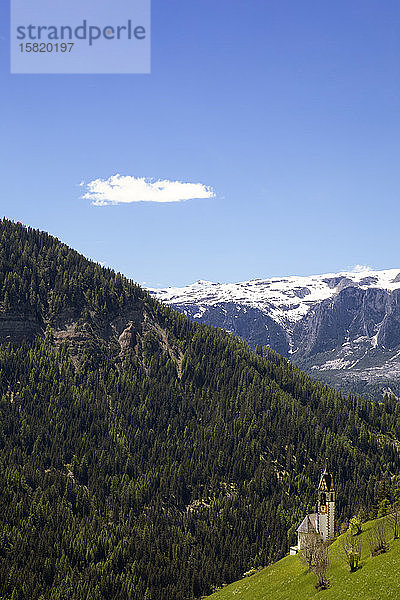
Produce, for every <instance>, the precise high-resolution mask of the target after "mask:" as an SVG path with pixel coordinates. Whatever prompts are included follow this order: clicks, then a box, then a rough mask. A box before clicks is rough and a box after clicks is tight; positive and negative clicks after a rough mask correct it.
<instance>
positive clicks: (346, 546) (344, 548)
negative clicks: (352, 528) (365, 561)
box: [340, 532, 361, 573]
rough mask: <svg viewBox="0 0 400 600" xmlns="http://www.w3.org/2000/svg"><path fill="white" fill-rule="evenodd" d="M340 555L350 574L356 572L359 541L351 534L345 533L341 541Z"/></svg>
mask: <svg viewBox="0 0 400 600" xmlns="http://www.w3.org/2000/svg"><path fill="white" fill-rule="evenodd" d="M340 555H341V557H342V558H343V560H344V561H345V562H346V563H347V564H348V565H349V568H350V573H353V572H354V571H357V569H358V567H359V564H360V560H361V539H360V538H357V537H355V536H354V535H353V534H352V533H351V532H349V533H347V534H346V535H345V536H344V537H343V538H342V540H341V545H340Z"/></svg>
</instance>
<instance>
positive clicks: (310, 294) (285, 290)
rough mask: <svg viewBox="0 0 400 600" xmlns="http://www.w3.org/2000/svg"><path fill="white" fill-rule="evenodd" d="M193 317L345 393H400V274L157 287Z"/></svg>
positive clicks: (158, 292) (158, 293) (161, 295)
mask: <svg viewBox="0 0 400 600" xmlns="http://www.w3.org/2000/svg"><path fill="white" fill-rule="evenodd" d="M152 293H153V294H155V295H156V296H157V297H158V298H159V299H160V300H163V301H164V302H166V303H168V304H170V305H171V306H173V307H174V308H175V309H176V310H178V311H180V312H182V313H184V314H186V315H187V316H189V317H190V318H191V319H193V320H195V321H199V322H203V323H208V324H211V325H214V326H218V327H222V328H224V329H227V330H228V331H230V332H232V333H233V334H235V335H238V336H240V337H242V338H243V339H245V340H246V341H247V342H248V343H249V345H250V346H251V347H253V348H254V347H255V346H256V345H259V346H270V347H272V348H273V349H275V350H277V351H278V352H279V353H281V354H283V355H284V356H287V357H288V358H290V359H291V360H293V361H294V362H295V363H296V364H298V365H299V366H301V367H302V368H304V369H305V370H307V371H308V372H309V373H311V374H312V375H313V376H314V377H316V378H318V379H321V380H323V381H326V382H328V383H331V384H333V385H336V386H337V387H340V388H342V389H344V390H346V391H350V390H353V391H360V392H363V393H366V394H367V395H368V394H370V395H373V396H376V395H379V394H380V393H381V392H382V391H388V390H389V389H391V390H392V391H393V392H395V393H398V394H399V395H400V272H399V271H398V270H390V271H364V272H361V273H339V274H330V275H319V276H314V277H308V278H307V277H288V278H284V279H277V278H274V279H270V280H254V281H251V282H242V283H240V284H212V283H209V282H197V283H196V284H193V285H192V286H187V287H186V288H167V290H152Z"/></svg>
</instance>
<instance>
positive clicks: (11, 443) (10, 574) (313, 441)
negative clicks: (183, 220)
mask: <svg viewBox="0 0 400 600" xmlns="http://www.w3.org/2000/svg"><path fill="white" fill-rule="evenodd" d="M0 307H1V310H0V335H1V341H2V342H3V343H2V345H0V536H1V538H0V597H1V596H3V597H4V598H12V600H16V599H18V600H22V599H24V600H25V599H29V600H34V599H39V598H40V597H44V598H51V599H57V600H58V599H61V598H62V599H64V598H65V599H68V600H70V599H73V600H75V599H76V600H78V599H79V600H82V599H90V600H93V599H96V600H97V599H110V598H116V599H121V600H122V599H128V598H129V599H134V600H142V599H143V598H145V599H146V600H149V599H151V600H172V599H174V600H183V599H187V598H195V597H199V596H200V595H201V594H205V593H208V592H209V591H210V590H211V588H212V586H213V585H219V584H221V583H222V582H227V581H232V580H234V579H237V578H238V577H239V576H240V574H241V573H243V572H244V571H246V570H247V569H248V568H249V567H251V566H253V565H256V566H258V565H266V564H268V563H270V562H271V561H274V560H276V559H278V558H280V557H281V556H282V555H283V554H284V553H285V552H286V550H287V548H288V543H289V542H290V541H291V539H289V538H288V536H287V532H288V530H292V531H293V529H294V528H295V526H296V525H297V524H298V522H299V520H300V519H301V517H302V516H303V514H304V513H305V511H309V510H310V509H311V508H312V503H313V502H314V489H315V483H316V481H317V479H318V475H319V471H320V469H321V464H322V463H323V462H324V460H325V457H329V459H330V465H331V468H332V470H333V471H334V473H335V480H336V482H337V497H338V510H339V517H340V516H342V517H344V516H346V517H348V516H351V515H352V514H353V513H354V512H355V511H356V510H357V509H358V508H359V507H360V506H362V505H365V506H366V507H368V506H369V505H370V504H371V502H372V498H373V494H374V488H375V485H376V482H377V481H378V480H379V479H380V478H381V476H382V474H383V473H384V472H386V471H387V472H389V473H394V472H398V470H399V463H400V460H399V454H398V450H397V447H398V442H397V439H398V437H399V432H398V422H399V415H400V405H399V404H398V403H397V402H396V401H395V400H394V399H389V398H386V399H385V401H384V402H383V403H381V404H379V405H378V404H370V403H369V402H367V401H365V400H362V399H361V398H357V397H353V396H349V397H347V398H343V397H342V396H340V395H339V394H338V393H337V392H335V391H333V390H331V389H329V388H327V387H326V386H324V385H322V384H319V383H316V382H314V381H313V380H311V379H310V378H308V377H307V376H306V375H305V374H304V373H302V372H301V371H299V370H298V369H297V368H295V367H293V366H292V365H290V364H289V363H288V362H287V360H286V359H284V358H282V357H280V356H279V355H277V354H276V353H274V352H272V351H269V352H267V354H266V355H265V356H262V355H261V354H260V353H259V352H251V351H250V350H249V348H248V346H247V344H245V343H244V342H240V341H238V340H236V339H235V338H233V337H232V336H231V335H229V334H227V333H224V332H223V331H221V330H218V329H214V328H211V327H206V326H203V325H198V324H195V323H192V322H190V321H189V320H188V319H187V318H186V317H184V316H182V315H179V314H177V313H175V312H174V311H173V310H171V309H170V308H168V307H165V306H163V305H161V304H159V303H158V302H157V301H156V300H154V299H153V298H151V297H150V296H149V295H148V294H147V293H146V292H145V291H143V290H142V289H141V288H140V287H138V286H137V285H135V284H133V283H132V282H130V281H128V280H127V279H125V278H124V277H122V276H121V275H119V274H115V273H113V272H112V271H111V270H109V269H104V268H102V267H100V266H99V265H97V264H95V263H93V262H90V261H88V260H86V259H85V258H84V257H82V256H80V255H79V254H78V253H76V252H74V251H73V250H71V249H69V248H68V247H67V246H65V245H64V244H61V243H60V242H59V241H58V240H57V239H55V238H53V237H51V236H49V235H47V234H45V233H40V232H38V231H36V230H32V229H27V228H25V227H23V226H22V225H20V224H14V223H12V222H10V221H7V220H3V221H2V222H0Z"/></svg>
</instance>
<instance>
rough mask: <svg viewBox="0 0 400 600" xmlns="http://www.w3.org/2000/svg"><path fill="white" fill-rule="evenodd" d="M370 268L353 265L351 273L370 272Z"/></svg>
mask: <svg viewBox="0 0 400 600" xmlns="http://www.w3.org/2000/svg"><path fill="white" fill-rule="evenodd" d="M371 270H372V267H369V266H368V265H354V267H353V268H352V271H353V273H362V272H363V271H371Z"/></svg>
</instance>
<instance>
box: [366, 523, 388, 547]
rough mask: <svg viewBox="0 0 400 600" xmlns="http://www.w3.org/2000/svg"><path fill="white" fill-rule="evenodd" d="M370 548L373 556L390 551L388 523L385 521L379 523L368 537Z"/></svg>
mask: <svg viewBox="0 0 400 600" xmlns="http://www.w3.org/2000/svg"><path fill="white" fill-rule="evenodd" d="M368 542H369V547H370V550H371V555H372V556H377V555H378V554H383V552H387V551H388V550H389V544H388V542H387V539H386V523H385V522H384V521H383V520H380V521H377V523H376V524H375V526H374V527H372V529H371V530H370V531H369V535H368Z"/></svg>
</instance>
